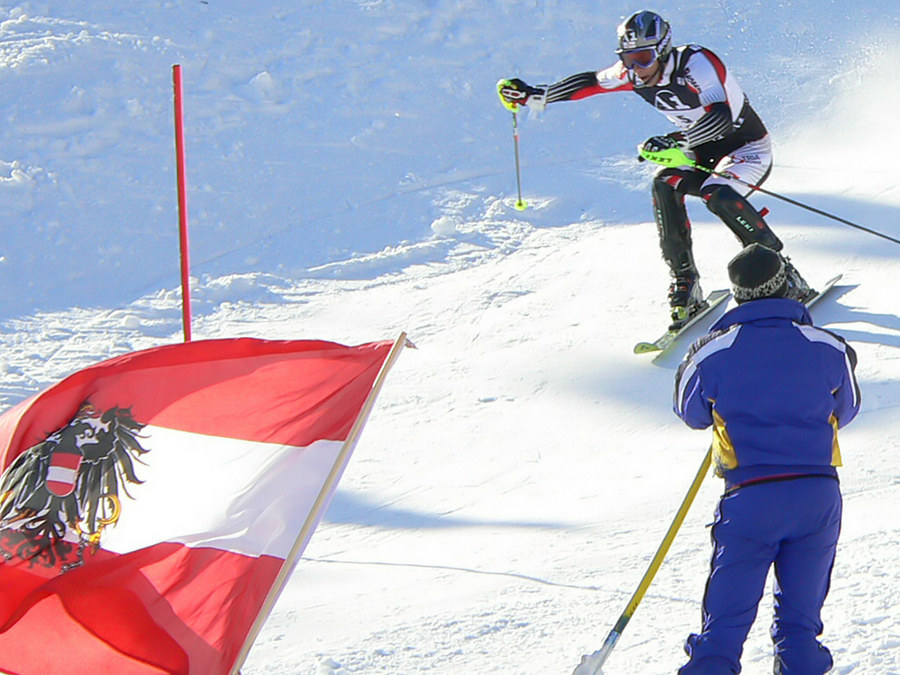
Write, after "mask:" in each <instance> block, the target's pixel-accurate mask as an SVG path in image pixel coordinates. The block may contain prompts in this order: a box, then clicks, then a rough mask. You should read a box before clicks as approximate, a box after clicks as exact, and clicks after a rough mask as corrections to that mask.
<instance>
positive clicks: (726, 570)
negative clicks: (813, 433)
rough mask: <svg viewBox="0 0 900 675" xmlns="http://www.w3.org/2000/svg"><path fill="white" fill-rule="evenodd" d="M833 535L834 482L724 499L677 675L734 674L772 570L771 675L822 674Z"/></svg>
mask: <svg viewBox="0 0 900 675" xmlns="http://www.w3.org/2000/svg"><path fill="white" fill-rule="evenodd" d="M840 528H841V493H840V486H839V484H838V481H837V480H835V479H834V478H833V477H828V476H804V477H794V478H791V479H785V480H771V481H766V482H760V483H756V484H753V485H747V486H742V487H738V488H736V489H734V490H732V491H729V492H726V494H725V495H723V496H722V498H721V499H720V501H719V504H718V507H717V509H716V518H715V522H714V524H713V527H712V541H713V557H712V563H711V568H710V574H709V578H708V579H707V582H706V592H705V593H704V597H703V629H702V632H700V633H699V634H692V635H691V636H690V637H688V639H687V642H686V643H685V651H686V652H687V654H688V656H689V657H690V658H689V661H688V663H687V664H685V665H684V666H683V667H682V668H681V669H680V670H679V671H678V673H679V675H733V674H735V673H740V672H741V663H740V660H741V654H742V652H743V646H744V641H745V640H746V638H747V634H748V633H749V631H750V627H751V626H752V624H753V621H754V620H755V618H756V612H757V607H758V605H759V601H760V600H761V599H762V596H763V593H764V591H765V583H766V577H767V575H768V572H769V568H770V567H772V566H773V565H774V566H775V589H774V595H775V598H774V600H775V615H774V621H773V623H772V629H771V635H772V641H773V642H774V645H775V667H774V672H775V674H776V675H822V673H826V672H828V671H829V670H830V669H831V666H832V659H831V653H830V652H829V651H828V650H827V649H826V648H825V647H824V646H822V645H821V644H820V643H819V641H818V639H817V638H818V636H819V635H821V633H822V619H821V609H822V605H823V603H824V602H825V596H826V595H827V594H828V588H829V585H830V583H831V569H832V566H833V564H834V554H835V549H836V547H837V542H838V536H839V534H840Z"/></svg>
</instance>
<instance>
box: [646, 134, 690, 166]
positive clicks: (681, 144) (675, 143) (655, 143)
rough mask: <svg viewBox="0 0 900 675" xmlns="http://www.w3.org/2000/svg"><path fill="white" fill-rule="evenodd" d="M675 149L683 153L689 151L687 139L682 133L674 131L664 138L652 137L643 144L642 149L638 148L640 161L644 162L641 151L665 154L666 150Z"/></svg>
mask: <svg viewBox="0 0 900 675" xmlns="http://www.w3.org/2000/svg"><path fill="white" fill-rule="evenodd" d="M673 148H678V149H679V150H681V151H684V150H687V149H688V142H687V138H685V136H684V134H683V133H681V132H680V131H673V132H672V133H669V134H665V135H664V136H651V137H650V138H648V139H647V140H646V141H644V142H643V143H641V145H640V147H639V148H638V151H639V152H638V161H639V162H643V161H644V159H645V158H644V157H643V156H642V155H641V151H643V152H650V153H658V152H665V151H666V150H671V149H673Z"/></svg>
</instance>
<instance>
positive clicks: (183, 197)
mask: <svg viewBox="0 0 900 675" xmlns="http://www.w3.org/2000/svg"><path fill="white" fill-rule="evenodd" d="M172 82H173V85H174V88H175V164H176V166H177V172H178V242H179V246H180V250H181V321H182V325H183V326H184V341H185V342H190V341H191V280H190V274H191V262H190V249H189V246H188V216H187V178H186V175H187V170H186V162H185V159H184V109H183V105H182V93H181V66H180V65H178V64H176V65H174V66H172Z"/></svg>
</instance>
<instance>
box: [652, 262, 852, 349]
mask: <svg viewBox="0 0 900 675" xmlns="http://www.w3.org/2000/svg"><path fill="white" fill-rule="evenodd" d="M842 276H843V275H842V274H838V275H837V276H834V277H832V278H831V279H829V280H828V281H826V282H825V284H824V285H823V286H822V288H821V289H820V290H819V291H818V292H817V293H816V294H815V295H813V296H812V297H811V298H809V299H808V300H806V302H804V303H803V304H805V305H806V306H807V307H812V306H813V305H814V304H815V303H817V302H818V301H819V300H821V299H822V297H823V296H824V295H825V294H826V293H828V291H830V290H831V289H832V288H834V285H835V284H836V283H837V282H838V281H840V280H841V277H842ZM730 295H731V293H730V291H726V290H720V291H713V292H712V293H710V294H709V296H708V297H707V298H706V302H707V307H706V308H705V309H703V310H702V311H700V312H697V313H696V314H695V315H694V316H692V317H691V319H690V321H688V322H687V323H686V324H684V325H683V326H682V327H681V328H679V329H678V330H667V331H666V332H665V333H663V334H662V335H661V336H660V337H659V338H657V339H656V340H654V341H653V342H638V343H637V344H636V345H635V346H634V353H635V354H647V353H650V352H664V351H666V350H667V349H668V348H669V347H671V346H672V343H673V342H675V341H676V340H677V339H678V338H679V337H681V334H682V333H683V332H684V331H686V330H687V329H688V328H690V327H691V326H693V325H694V324H695V323H697V322H698V321H699V320H700V319H702V318H703V317H704V316H706V315H707V314H709V313H710V312H711V311H712V310H713V309H715V308H716V306H718V305H720V304H721V303H722V302H723V301H725V300H726V299H727V298H728V296H730Z"/></svg>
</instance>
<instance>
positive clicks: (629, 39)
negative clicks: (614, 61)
mask: <svg viewBox="0 0 900 675" xmlns="http://www.w3.org/2000/svg"><path fill="white" fill-rule="evenodd" d="M616 33H617V35H618V39H619V46H618V49H616V54H619V55H620V56H621V55H622V54H623V53H625V52H633V51H639V50H642V49H652V50H653V51H655V52H656V57H657V58H658V59H659V60H660V62H661V63H665V62H666V59H667V58H668V56H669V54H670V53H671V52H672V29H671V27H670V26H669V22H668V21H666V20H665V19H663V18H662V17H661V16H660V15H659V14H657V13H656V12H650V11H648V10H643V11H640V12H635V13H634V14H632V15H631V16H629V17H628V18H627V19H625V21H623V22H622V23H621V24H619V27H618V29H617V30H616Z"/></svg>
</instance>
